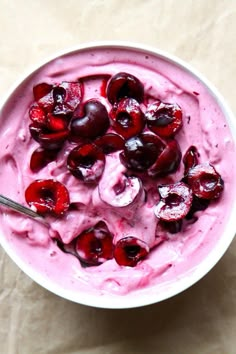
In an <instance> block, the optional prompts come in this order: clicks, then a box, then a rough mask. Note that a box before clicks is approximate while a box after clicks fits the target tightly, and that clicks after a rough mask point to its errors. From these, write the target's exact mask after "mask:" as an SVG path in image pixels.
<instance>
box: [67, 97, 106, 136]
mask: <svg viewBox="0 0 236 354" xmlns="http://www.w3.org/2000/svg"><path fill="white" fill-rule="evenodd" d="M109 125H110V121H109V117H108V113H107V110H106V107H105V106H104V105H103V104H102V103H101V102H99V101H97V100H95V99H91V100H89V101H87V102H86V103H85V104H84V105H83V107H82V108H81V107H79V108H78V109H77V110H75V112H74V115H73V120H72V122H71V127H70V129H71V140H73V139H77V138H78V137H82V138H91V139H94V138H96V137H98V136H100V135H103V134H105V132H106V131H107V129H108V128H109Z"/></svg>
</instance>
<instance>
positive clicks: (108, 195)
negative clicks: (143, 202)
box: [98, 175, 143, 208]
mask: <svg viewBox="0 0 236 354" xmlns="http://www.w3.org/2000/svg"><path fill="white" fill-rule="evenodd" d="M98 191H99V196H100V198H101V200H103V201H104V202H105V203H107V204H109V205H111V206H112V207H115V208H120V207H125V206H128V205H131V204H134V203H135V202H138V201H139V200H140V198H141V196H142V195H143V185H142V182H141V180H140V179H139V178H137V177H126V176H124V175H123V176H122V177H121V179H120V180H119V182H118V183H117V184H115V185H110V183H109V182H106V185H104V184H103V183H102V182H101V183H99V186H98Z"/></svg>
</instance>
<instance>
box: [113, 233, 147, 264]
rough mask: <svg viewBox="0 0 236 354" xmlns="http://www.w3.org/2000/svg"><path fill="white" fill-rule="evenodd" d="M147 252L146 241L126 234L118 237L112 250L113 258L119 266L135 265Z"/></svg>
mask: <svg viewBox="0 0 236 354" xmlns="http://www.w3.org/2000/svg"><path fill="white" fill-rule="evenodd" d="M148 253H149V247H148V245H147V244H146V242H144V241H142V240H139V239H138V238H136V237H133V236H128V237H124V238H122V239H120V240H119V241H118V242H117V243H116V245H115V250H114V258H115V260H116V262H117V263H118V264H119V265H121V266H127V267H135V266H136V265H137V263H138V262H139V261H141V260H142V259H143V258H145V257H146V256H147V255H148Z"/></svg>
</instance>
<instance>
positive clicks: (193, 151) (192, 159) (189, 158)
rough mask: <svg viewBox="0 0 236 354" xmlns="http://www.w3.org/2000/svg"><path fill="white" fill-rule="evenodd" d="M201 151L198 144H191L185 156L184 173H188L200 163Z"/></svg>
mask: <svg viewBox="0 0 236 354" xmlns="http://www.w3.org/2000/svg"><path fill="white" fill-rule="evenodd" d="M198 158H199V152H198V150H197V148H196V146H194V145H191V146H190V147H189V148H188V149H187V151H186V152H185V154H184V156H183V164H184V174H185V175H186V174H187V173H188V171H189V169H190V168H192V167H194V166H196V165H197V164H198Z"/></svg>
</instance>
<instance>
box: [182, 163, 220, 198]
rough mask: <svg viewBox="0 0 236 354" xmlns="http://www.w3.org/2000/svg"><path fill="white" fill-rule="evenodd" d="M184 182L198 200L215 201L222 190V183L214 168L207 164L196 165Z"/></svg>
mask: <svg viewBox="0 0 236 354" xmlns="http://www.w3.org/2000/svg"><path fill="white" fill-rule="evenodd" d="M186 181H187V183H188V184H189V186H190V187H191V189H192V191H193V194H194V195H195V196H197V197H198V198H203V199H217V198H219V197H220V195H221V193H222V191H223V189H224V181H223V180H222V178H221V176H220V174H219V173H218V172H217V171H216V170H215V168H214V166H212V165H211V164H208V163H203V164H199V165H196V166H194V167H192V168H190V170H189V171H188V174H187V176H186Z"/></svg>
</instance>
